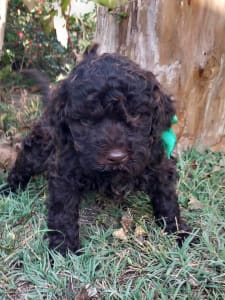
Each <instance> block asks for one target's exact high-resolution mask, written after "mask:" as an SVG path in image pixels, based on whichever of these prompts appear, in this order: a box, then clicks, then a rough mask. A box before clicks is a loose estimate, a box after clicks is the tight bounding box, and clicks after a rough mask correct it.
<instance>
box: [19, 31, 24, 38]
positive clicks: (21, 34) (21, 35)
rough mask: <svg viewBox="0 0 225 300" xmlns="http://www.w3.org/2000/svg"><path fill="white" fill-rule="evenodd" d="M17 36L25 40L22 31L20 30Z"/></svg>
mask: <svg viewBox="0 0 225 300" xmlns="http://www.w3.org/2000/svg"><path fill="white" fill-rule="evenodd" d="M17 35H18V37H19V38H20V39H22V38H23V36H24V35H23V32H22V31H21V30H19V31H18V32H17Z"/></svg>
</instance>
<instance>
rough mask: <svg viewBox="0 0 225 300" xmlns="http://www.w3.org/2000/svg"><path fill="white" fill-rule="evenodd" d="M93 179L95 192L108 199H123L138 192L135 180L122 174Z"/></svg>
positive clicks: (105, 175)
mask: <svg viewBox="0 0 225 300" xmlns="http://www.w3.org/2000/svg"><path fill="white" fill-rule="evenodd" d="M95 179H96V180H95V190H96V191H97V192H99V193H101V194H104V195H106V196H108V197H110V198H121V197H125V196H127V195H128V194H130V193H133V192H135V191H136V190H138V183H137V180H136V179H135V178H132V177H127V176H125V175H124V174H120V173H119V174H116V175H114V174H113V175H112V174H104V175H103V174H102V176H98V177H96V178H95Z"/></svg>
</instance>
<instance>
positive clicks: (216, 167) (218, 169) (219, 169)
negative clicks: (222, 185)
mask: <svg viewBox="0 0 225 300" xmlns="http://www.w3.org/2000/svg"><path fill="white" fill-rule="evenodd" d="M212 171H213V172H219V171H221V167H220V166H214V167H213V170H212Z"/></svg>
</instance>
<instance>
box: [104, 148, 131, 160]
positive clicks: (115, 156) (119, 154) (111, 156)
mask: <svg viewBox="0 0 225 300" xmlns="http://www.w3.org/2000/svg"><path fill="white" fill-rule="evenodd" d="M126 159H127V153H126V152H125V151H123V150H120V149H112V150H111V151H110V152H109V153H108V155H107V160H108V161H109V162H111V163H115V164H118V163H121V162H124V161H125V160H126Z"/></svg>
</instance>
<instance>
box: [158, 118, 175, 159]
mask: <svg viewBox="0 0 225 300" xmlns="http://www.w3.org/2000/svg"><path fill="white" fill-rule="evenodd" d="M177 122H178V118H177V116H176V115H174V116H173V117H172V120H171V125H173V124H176V123H177ZM161 137H162V141H163V146H164V149H165V151H166V155H167V158H168V159H170V158H171V154H172V152H173V150H174V148H175V145H176V142H177V137H176V135H175V133H174V131H173V129H172V127H170V128H169V129H168V130H165V131H163V133H162V135H161Z"/></svg>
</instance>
